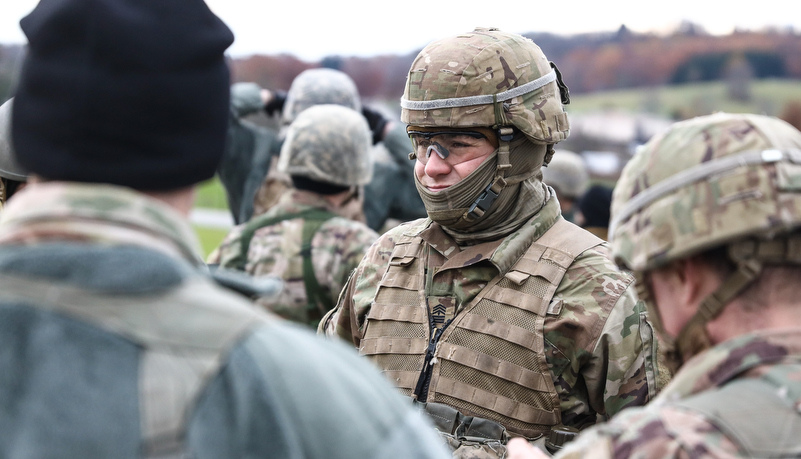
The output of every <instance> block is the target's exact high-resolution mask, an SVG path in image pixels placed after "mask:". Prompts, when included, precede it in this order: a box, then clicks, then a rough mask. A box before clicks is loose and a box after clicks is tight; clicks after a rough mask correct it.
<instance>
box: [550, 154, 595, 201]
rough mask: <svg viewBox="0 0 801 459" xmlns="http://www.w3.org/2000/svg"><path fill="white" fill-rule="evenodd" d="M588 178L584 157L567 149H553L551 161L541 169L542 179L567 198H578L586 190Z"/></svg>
mask: <svg viewBox="0 0 801 459" xmlns="http://www.w3.org/2000/svg"><path fill="white" fill-rule="evenodd" d="M589 179H590V176H589V174H588V173H587V165H586V164H584V159H583V158H582V157H581V156H580V155H578V154H577V153H573V152H572V151H568V150H555V151H554V155H553V158H552V159H551V162H549V163H548V166H547V167H545V168H543V169H542V181H543V182H545V183H546V184H548V185H550V186H552V187H554V188H555V189H556V191H557V193H558V194H559V195H560V196H563V197H566V198H569V199H578V198H580V197H581V195H583V194H584V192H585V191H586V190H587V182H589Z"/></svg>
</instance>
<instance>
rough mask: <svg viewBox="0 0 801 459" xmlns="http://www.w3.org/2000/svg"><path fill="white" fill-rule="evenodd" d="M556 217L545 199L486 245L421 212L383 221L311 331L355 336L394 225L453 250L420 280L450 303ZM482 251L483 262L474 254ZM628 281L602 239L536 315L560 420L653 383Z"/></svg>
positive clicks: (574, 422)
mask: <svg viewBox="0 0 801 459" xmlns="http://www.w3.org/2000/svg"><path fill="white" fill-rule="evenodd" d="M558 218H561V217H560V213H559V204H558V202H557V200H555V199H551V200H549V201H548V202H547V203H546V205H545V206H544V207H543V208H542V210H541V211H540V212H539V213H537V214H536V215H535V216H534V217H533V218H532V219H531V220H530V221H529V222H528V223H526V224H524V225H523V227H522V228H520V229H519V230H517V231H515V232H513V233H512V234H510V235H508V236H507V237H505V238H503V239H502V240H499V241H497V243H495V244H491V245H492V249H491V251H490V252H488V253H472V252H477V251H476V250H472V252H471V249H474V248H472V247H461V248H460V247H458V246H457V245H456V243H455V242H454V241H453V239H452V238H450V236H448V235H447V234H446V233H445V232H444V231H442V229H441V228H440V227H439V226H438V225H436V224H433V223H432V222H431V220H429V219H421V220H416V221H414V222H409V223H406V224H403V225H401V226H399V227H397V228H395V229H393V230H390V231H389V232H387V233H386V234H384V235H383V236H382V237H381V238H380V239H379V240H378V241H377V242H376V243H375V244H374V245H373V247H372V248H371V249H370V251H369V252H368V253H367V255H366V256H365V258H364V260H363V261H362V262H361V263H360V264H359V267H358V268H357V270H356V272H355V273H354V274H353V276H352V277H351V279H350V280H349V281H348V284H347V286H346V287H345V290H344V291H343V293H342V295H341V296H340V300H339V304H338V305H337V307H336V308H335V309H334V310H332V312H331V313H329V315H328V317H326V318H324V319H323V321H322V322H321V324H320V328H319V329H318V332H320V333H323V332H324V333H325V334H327V335H329V336H339V337H341V338H342V339H345V340H347V341H349V342H352V343H354V344H355V345H356V346H357V347H358V346H359V344H360V340H361V338H362V336H363V334H364V331H365V327H366V326H367V324H366V323H365V318H366V317H367V314H368V312H369V311H370V308H371V306H372V304H373V302H374V300H375V295H376V290H377V285H378V283H379V281H381V279H382V277H383V276H384V273H385V272H386V271H387V269H388V263H389V260H390V255H391V254H392V251H393V248H394V246H395V243H396V241H397V240H398V238H399V237H400V236H401V235H402V234H408V235H417V234H420V233H422V232H423V231H425V232H426V234H427V235H426V237H425V239H424V240H425V241H426V244H427V247H428V249H427V250H436V251H438V252H439V253H441V254H442V255H443V256H445V257H446V258H447V259H453V258H454V257H455V256H457V255H458V259H459V260H461V263H463V267H461V268H460V269H459V270H458V271H456V273H457V274H455V275H453V276H450V277H448V278H447V279H445V278H443V280H441V281H439V282H437V281H434V283H433V284H432V285H426V286H425V288H426V290H427V291H436V292H437V294H438V295H440V294H442V295H443V296H445V295H450V296H454V297H455V298H456V301H455V302H456V304H466V303H467V302H469V301H470V300H471V299H472V298H473V297H475V295H477V294H478V293H479V292H480V291H481V289H482V288H484V287H485V286H486V284H487V282H488V281H489V280H490V279H492V278H493V277H495V276H496V275H497V274H498V272H499V271H501V270H506V269H509V268H510V267H511V266H512V265H513V264H514V263H515V262H516V261H517V257H519V256H520V255H521V253H522V251H524V250H525V249H526V248H528V247H529V246H530V244H532V243H533V242H534V241H536V240H537V239H538V238H539V237H540V236H541V235H542V234H543V233H544V232H545V231H546V230H547V229H548V228H550V227H551V225H553V224H554V222H555V221H556V220H557V219H558ZM479 247H487V244H482V245H481V246H479ZM521 249H522V251H521ZM482 260H483V261H485V262H484V263H479V262H477V261H482ZM486 261H489V263H487V262H486ZM632 283H633V278H632V276H631V275H629V274H628V273H625V272H621V271H619V270H618V269H617V268H616V267H615V265H614V264H613V263H612V261H611V260H610V259H609V253H608V248H607V246H606V244H603V245H602V246H599V247H597V248H595V249H590V250H588V251H586V252H584V253H583V254H582V255H580V256H579V257H578V258H577V259H576V260H575V261H574V263H573V264H572V265H571V266H570V268H569V269H568V271H567V273H566V274H565V277H564V278H563V280H562V282H561V283H560V285H559V286H558V288H557V290H556V292H555V294H554V301H553V302H552V305H553V306H554V308H556V309H555V310H558V313H556V314H549V315H548V316H547V317H546V318H545V328H544V341H545V357H546V361H547V363H548V366H549V367H550V370H551V374H552V377H553V382H554V385H555V387H556V391H557V393H558V395H559V398H560V409H561V413H562V423H563V424H566V425H570V426H574V427H577V428H583V427H586V426H587V425H591V424H593V423H595V422H596V417H597V415H598V414H603V415H607V416H612V415H614V414H616V413H618V412H619V411H620V410H622V409H623V408H626V407H629V406H637V405H642V404H644V403H645V402H647V401H648V400H649V398H650V397H651V396H653V394H654V393H655V391H656V386H655V384H656V380H655V377H656V371H655V369H654V364H655V360H656V354H655V353H656V349H655V345H654V339H653V334H652V330H651V327H650V325H649V324H648V323H647V321H646V317H647V316H646V313H645V311H644V306H643V305H642V303H640V302H638V301H637V299H636V295H635V293H634V287H633V285H632ZM456 313H457V314H458V311H457V312H456Z"/></svg>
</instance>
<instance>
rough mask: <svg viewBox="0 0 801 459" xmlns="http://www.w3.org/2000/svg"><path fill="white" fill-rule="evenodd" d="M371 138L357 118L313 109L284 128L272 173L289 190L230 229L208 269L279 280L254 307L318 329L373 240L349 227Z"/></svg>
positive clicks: (366, 172) (368, 165)
mask: <svg viewBox="0 0 801 459" xmlns="http://www.w3.org/2000/svg"><path fill="white" fill-rule="evenodd" d="M369 149H370V131H369V129H368V127H367V122H366V121H365V120H364V117H363V116H361V115H360V114H359V113H358V112H356V111H353V110H351V109H349V108H346V107H343V106H340V105H315V106H313V107H311V108H308V109H306V110H304V111H303V112H302V113H300V114H299V115H298V116H297V118H295V121H294V122H293V123H292V124H291V125H290V126H289V130H288V134H287V138H286V141H285V142H284V144H283V147H282V148H281V156H280V158H279V162H278V167H277V170H278V171H279V172H280V173H282V174H286V175H287V176H288V177H290V178H291V180H292V182H293V184H294V187H293V188H290V189H288V190H286V191H285V192H284V193H283V195H282V196H281V198H280V200H279V201H278V203H277V204H276V205H274V206H273V207H272V208H271V209H270V210H268V211H267V212H266V213H264V214H261V215H258V216H256V217H254V218H253V219H252V220H250V221H249V222H247V223H246V224H242V225H239V226H237V227H235V228H234V229H233V230H232V231H231V233H230V234H229V235H228V236H226V238H225V240H224V241H223V242H222V244H221V246H220V247H219V248H218V249H217V250H216V251H215V252H214V253H212V255H211V256H210V257H209V260H208V261H209V263H218V264H219V265H220V266H221V267H223V268H229V269H239V270H243V271H245V272H247V273H248V274H251V275H253V276H256V277H260V276H278V277H281V278H283V279H284V281H285V288H284V290H283V292H282V293H281V295H280V297H279V298H278V299H275V298H267V299H264V300H260V303H261V304H262V305H263V306H264V307H266V308H268V309H270V310H272V311H273V312H275V313H277V314H278V315H280V316H282V317H285V318H287V319H289V320H293V321H295V322H300V323H304V324H307V325H310V326H312V327H315V328H316V327H317V324H318V322H319V321H320V318H321V317H322V316H323V315H324V314H325V313H327V312H328V311H329V310H330V309H331V308H333V307H334V304H335V303H336V298H337V295H339V292H340V291H341V290H342V287H343V286H344V285H345V281H346V280H347V278H348V275H349V274H350V272H351V271H353V269H354V268H356V266H357V265H358V264H359V261H361V259H362V257H363V256H364V254H365V253H366V252H367V249H368V248H369V247H370V245H371V244H372V243H373V242H374V241H375V240H376V239H377V238H378V234H376V232H375V231H373V230H371V229H370V228H369V227H367V226H366V225H364V224H363V223H360V222H357V221H353V220H350V219H348V214H352V213H353V210H352V209H353V207H354V205H353V204H352V203H353V202H356V204H357V205H360V204H361V201H359V200H358V198H357V196H359V195H360V193H359V192H358V191H357V190H358V188H359V187H361V186H363V185H365V184H366V183H368V182H369V181H370V178H371V176H372V167H373V165H372V160H371V157H370V153H369Z"/></svg>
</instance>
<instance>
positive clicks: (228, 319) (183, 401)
mask: <svg viewBox="0 0 801 459" xmlns="http://www.w3.org/2000/svg"><path fill="white" fill-rule="evenodd" d="M0 296H2V298H3V300H5V301H9V300H10V301H15V300H16V301H21V302H25V303H26V304H29V305H32V306H33V307H36V308H38V309H43V310H48V311H52V312H55V313H59V314H64V315H67V316H70V317H73V318H76V319H78V320H82V321H84V322H88V323H90V324H93V325H94V326H97V327H99V328H102V329H104V330H107V331H109V332H111V333H115V334H118V335H121V336H123V337H125V338H127V339H129V340H131V341H132V342H134V343H136V344H138V345H139V346H141V348H142V351H141V354H140V356H141V357H140V363H139V375H140V376H139V406H140V420H141V421H140V422H141V433H142V453H143V456H144V457H148V458H172V457H175V458H178V457H187V456H186V453H187V445H186V443H185V442H186V428H187V423H188V421H189V419H190V417H191V414H192V412H193V411H194V407H195V405H196V403H197V401H198V399H199V397H200V395H201V394H202V393H203V391H204V390H205V389H206V386H207V385H208V384H209V382H210V381H211V380H212V379H213V378H214V377H215V376H216V375H217V374H218V373H219V371H220V368H221V366H222V365H223V363H224V362H225V360H226V358H227V355H228V353H229V351H230V350H231V348H233V347H234V346H235V344H236V343H237V342H239V341H240V340H241V339H243V337H244V336H246V335H247V334H248V333H249V332H250V331H251V330H253V329H255V328H256V327H257V326H260V325H264V324H266V323H268V322H269V320H270V319H269V317H268V316H267V315H266V314H264V313H263V312H262V311H261V310H259V309H258V308H255V307H253V306H252V304H251V303H249V302H247V301H245V300H244V299H242V297H240V296H238V295H236V294H234V293H230V292H228V291H226V290H224V289H221V288H219V287H217V286H216V285H214V284H213V283H212V282H211V281H210V280H208V279H205V278H203V277H202V276H193V277H191V278H189V279H187V280H185V281H184V282H183V283H181V284H180V285H179V286H177V287H176V288H173V289H169V290H166V291H164V292H159V293H155V294H147V295H120V294H118V293H114V292H111V293H103V292H98V291H95V290H87V289H82V288H78V287H75V286H72V285H68V284H63V283H57V282H53V281H42V280H32V279H31V278H29V277H21V276H12V275H5V274H3V275H0Z"/></svg>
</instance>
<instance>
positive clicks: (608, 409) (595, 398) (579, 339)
mask: <svg viewBox="0 0 801 459" xmlns="http://www.w3.org/2000/svg"><path fill="white" fill-rule="evenodd" d="M633 283H634V279H633V276H631V275H630V274H629V273H626V272H621V271H620V270H618V269H617V267H616V266H615V265H614V263H613V262H612V261H611V259H609V257H608V256H607V251H606V248H605V247H598V248H596V249H591V250H589V251H587V252H585V253H584V254H582V255H581V256H580V257H579V258H577V259H576V260H575V261H574V263H573V265H571V267H570V269H569V270H568V272H567V273H566V274H565V278H564V279H563V281H562V283H561V284H560V286H559V288H558V289H557V292H556V295H555V296H554V299H556V300H561V301H562V302H563V305H562V307H561V311H560V312H559V313H558V315H556V316H553V317H552V316H550V315H549V317H546V322H545V346H546V357H547V358H548V360H549V365H550V367H551V371H552V373H553V376H554V384H555V386H556V389H557V392H558V393H559V396H560V399H561V410H562V423H564V424H566V425H570V426H573V427H577V428H584V427H586V426H587V425H591V424H594V423H595V422H596V414H602V415H605V416H607V417H611V416H613V415H614V414H616V413H617V412H619V411H620V410H622V409H623V408H625V407H628V406H636V405H643V404H645V403H646V402H647V401H648V400H649V399H650V398H652V397H653V396H654V395H655V394H654V392H655V383H656V382H655V381H656V378H655V370H654V367H653V365H654V362H655V358H654V353H653V351H654V349H653V347H654V346H653V335H652V331H651V327H650V324H648V322H647V320H646V319H647V317H646V315H645V311H644V307H643V304H642V303H641V302H639V301H638V300H637V297H636V293H635V289H634V285H633Z"/></svg>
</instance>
